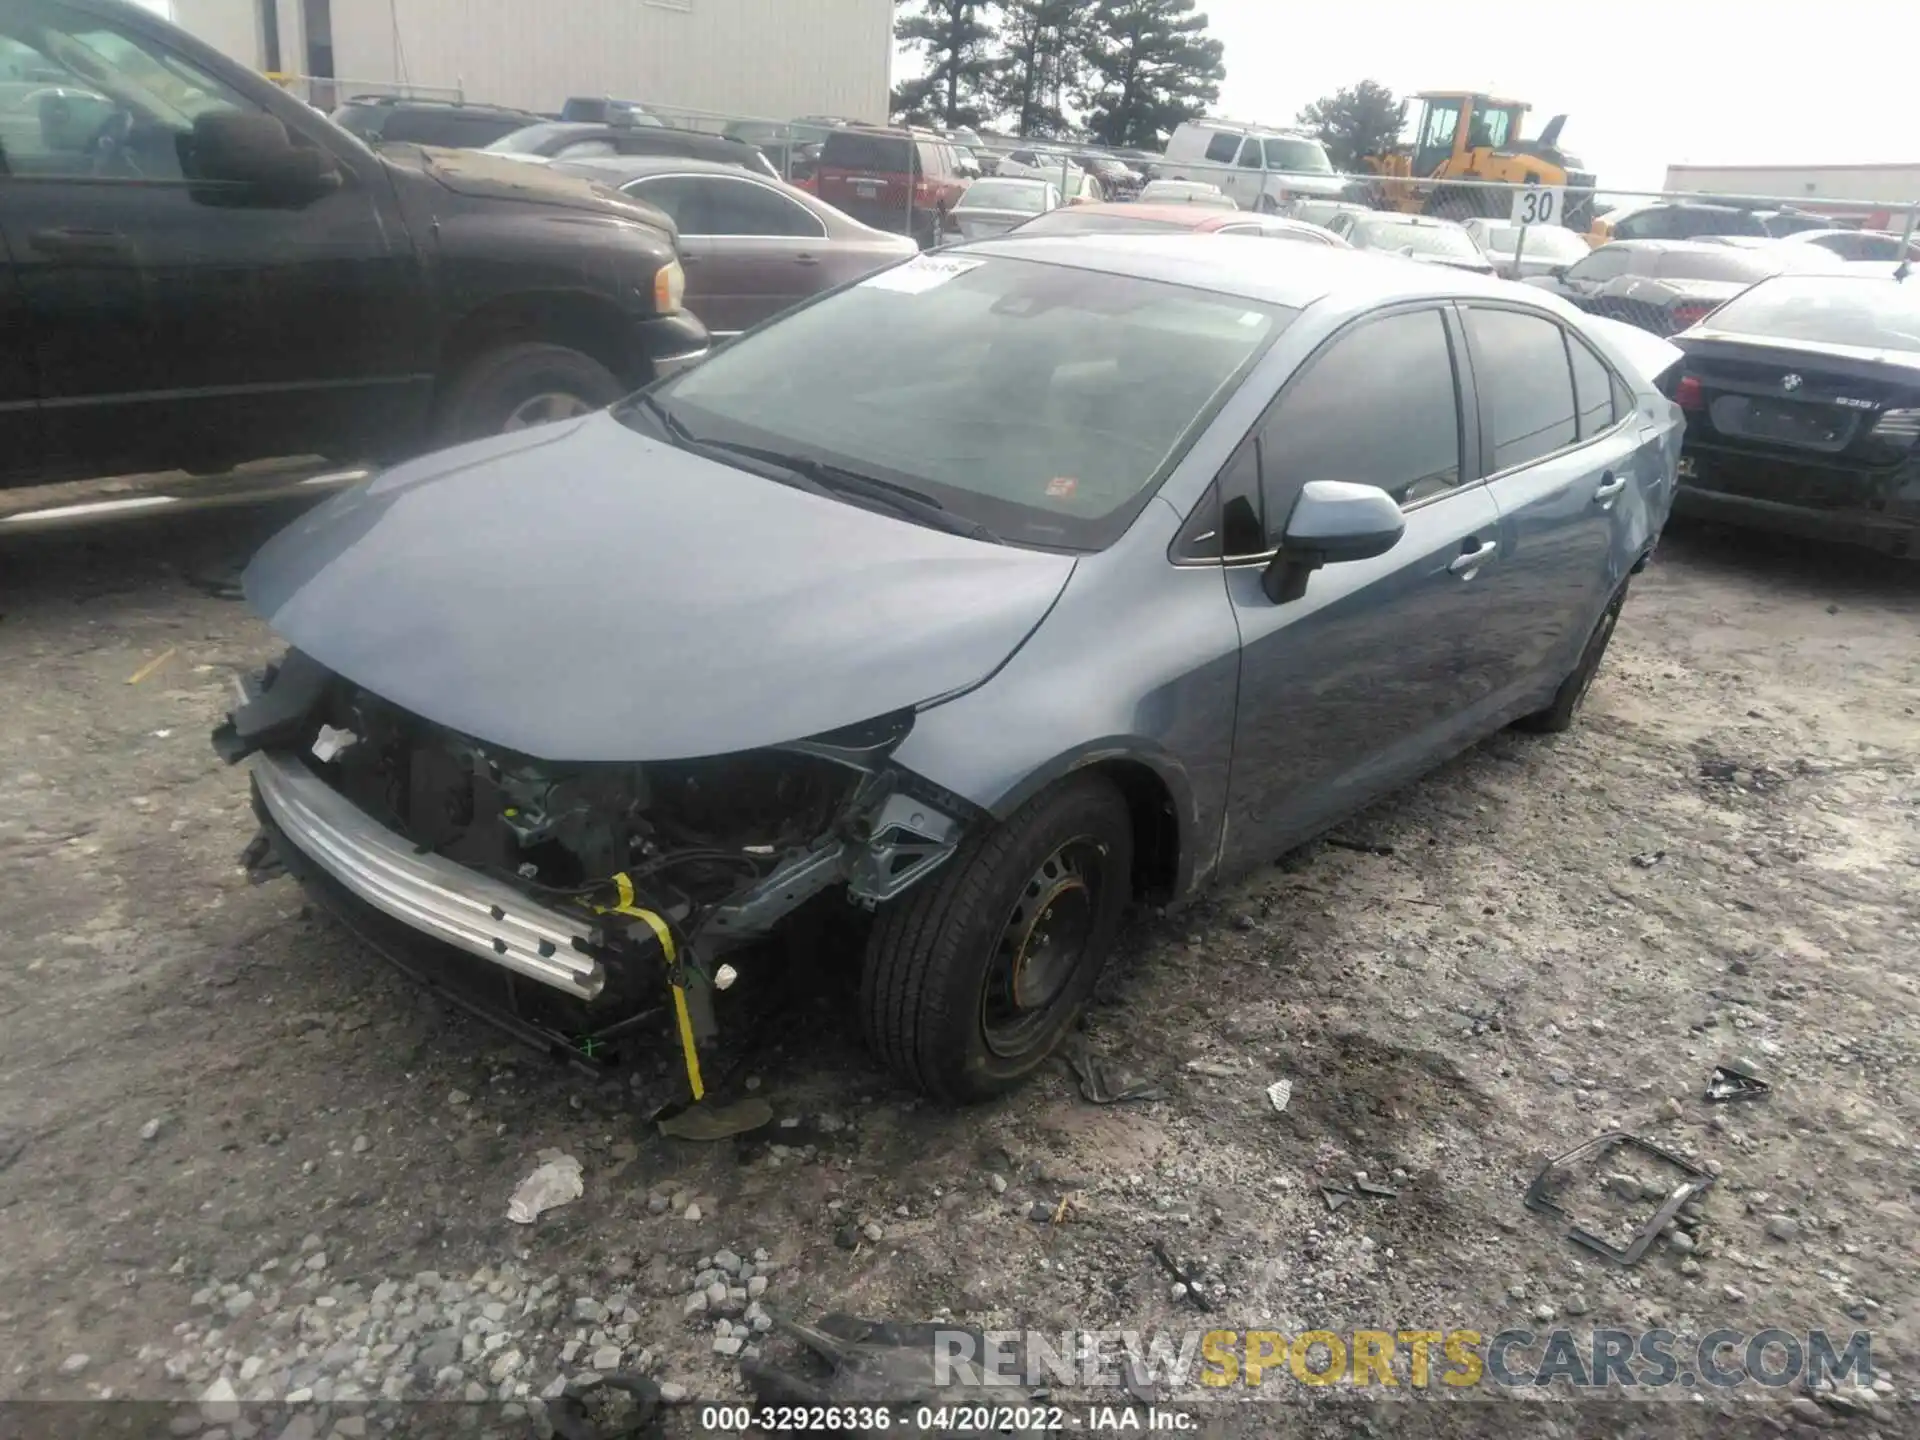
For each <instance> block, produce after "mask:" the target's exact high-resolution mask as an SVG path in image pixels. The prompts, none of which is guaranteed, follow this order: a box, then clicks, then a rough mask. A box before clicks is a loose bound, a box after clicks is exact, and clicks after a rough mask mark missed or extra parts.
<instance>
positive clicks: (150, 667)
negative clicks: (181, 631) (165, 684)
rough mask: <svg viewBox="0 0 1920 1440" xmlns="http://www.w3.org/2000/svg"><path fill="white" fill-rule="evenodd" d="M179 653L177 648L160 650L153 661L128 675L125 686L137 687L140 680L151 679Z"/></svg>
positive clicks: (172, 646) (170, 646) (171, 646)
mask: <svg viewBox="0 0 1920 1440" xmlns="http://www.w3.org/2000/svg"><path fill="white" fill-rule="evenodd" d="M179 653H180V647H179V646H177V645H169V646H168V647H167V648H166V649H164V650H162V651H161V652H160V653H159V654H158V655H156V656H154V657H153V659H151V660H149V661H148V662H147V663H146V664H144V665H142V666H141V667H140V668H139V669H138V670H136V671H134V672H133V674H131V675H129V676H128V677H127V684H129V685H138V684H139V683H140V682H141V681H142V680H147V679H150V678H152V676H153V674H154V673H155V672H156V671H157V670H159V668H160V667H161V666H162V665H164V664H166V663H167V662H168V661H169V660H171V659H173V657H174V656H176V655H178V654H179Z"/></svg>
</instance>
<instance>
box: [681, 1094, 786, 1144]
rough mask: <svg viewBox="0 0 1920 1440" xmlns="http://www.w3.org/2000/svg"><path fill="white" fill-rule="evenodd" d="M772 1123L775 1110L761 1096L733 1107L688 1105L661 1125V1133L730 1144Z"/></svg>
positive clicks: (745, 1099)
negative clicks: (736, 1136) (730, 1140)
mask: <svg viewBox="0 0 1920 1440" xmlns="http://www.w3.org/2000/svg"><path fill="white" fill-rule="evenodd" d="M772 1123H773V1106H772V1105H770V1104H768V1103H767V1101H765V1100H764V1099H762V1098H761V1097H760V1096H758V1095H749V1096H747V1097H745V1098H744V1099H741V1100H735V1101H734V1102H733V1103H732V1104H730V1105H708V1104H706V1103H705V1102H702V1103H701V1104H698V1105H689V1106H688V1107H687V1108H686V1109H685V1110H682V1111H680V1112H679V1113H678V1114H677V1115H669V1116H667V1117H666V1118H665V1119H664V1120H662V1121H661V1122H660V1133H661V1134H662V1135H666V1136H668V1137H670V1138H672V1139H675V1140H728V1139H731V1138H732V1137H733V1136H735V1135H745V1134H747V1133H748V1132H749V1131H752V1130H758V1129H760V1128H761V1126H763V1125H770V1124H772Z"/></svg>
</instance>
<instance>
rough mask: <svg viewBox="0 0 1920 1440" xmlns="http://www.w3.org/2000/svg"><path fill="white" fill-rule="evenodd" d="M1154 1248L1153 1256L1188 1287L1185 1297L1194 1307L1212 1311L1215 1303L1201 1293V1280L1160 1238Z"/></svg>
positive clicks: (1154, 1243) (1163, 1268)
mask: <svg viewBox="0 0 1920 1440" xmlns="http://www.w3.org/2000/svg"><path fill="white" fill-rule="evenodd" d="M1152 1248H1153V1258H1154V1259H1156V1260H1158V1261H1159V1262H1160V1268H1161V1269H1162V1270H1164V1271H1166V1272H1167V1274H1169V1275H1171V1276H1172V1277H1173V1278H1174V1279H1175V1280H1177V1281H1179V1282H1180V1284H1182V1285H1184V1286H1186V1287H1187V1290H1186V1295H1185V1297H1184V1298H1185V1299H1187V1300H1189V1301H1191V1302H1192V1303H1193V1308H1194V1309H1196V1310H1201V1311H1206V1312H1209V1313H1211V1311H1212V1310H1213V1303H1212V1302H1211V1301H1209V1300H1208V1299H1207V1297H1206V1296H1204V1295H1202V1294H1201V1293H1200V1282H1199V1281H1197V1280H1196V1279H1194V1277H1193V1276H1192V1275H1190V1274H1189V1273H1188V1272H1187V1271H1186V1270H1184V1269H1182V1268H1181V1266H1180V1263H1179V1262H1178V1261H1177V1260H1175V1259H1174V1258H1173V1256H1171V1255H1169V1254H1168V1253H1167V1247H1166V1246H1165V1245H1162V1244H1161V1243H1160V1242H1159V1241H1158V1240H1155V1241H1154V1242H1153V1243H1152Z"/></svg>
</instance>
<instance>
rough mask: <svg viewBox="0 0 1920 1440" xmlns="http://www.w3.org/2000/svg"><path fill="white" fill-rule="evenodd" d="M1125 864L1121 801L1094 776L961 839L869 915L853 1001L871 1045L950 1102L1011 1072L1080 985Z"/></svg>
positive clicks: (1097, 959) (1048, 1048)
mask: <svg viewBox="0 0 1920 1440" xmlns="http://www.w3.org/2000/svg"><path fill="white" fill-rule="evenodd" d="M1132 868H1133V832H1132V825H1131V821H1130V820H1129V818H1128V814H1127V806H1126V802H1125V800H1123V799H1122V798H1121V796H1120V792H1119V791H1118V790H1116V789H1115V788H1114V787H1113V785H1112V784H1111V783H1110V782H1109V781H1107V780H1106V779H1105V778H1104V777H1102V776H1099V775H1082V776H1079V777H1076V778H1074V779H1071V780H1068V781H1065V782H1064V783H1062V784H1060V785H1057V786H1055V787H1054V788H1052V789H1051V790H1048V791H1046V792H1045V793H1043V794H1042V795H1040V796H1038V797H1036V798H1035V799H1033V800H1032V801H1029V802H1028V803H1027V804H1026V805H1025V806H1024V807H1022V808H1021V809H1020V810H1019V811H1018V812H1017V813H1016V814H1015V815H1014V816H1013V817H1012V818H1011V819H1009V820H1008V821H1007V822H1006V823H1005V824H1003V825H997V826H994V827H993V828H992V829H989V830H985V831H983V832H981V833H980V834H978V835H976V836H974V837H973V838H972V839H970V840H969V841H967V842H966V844H964V845H963V846H962V847H961V849H960V851H959V853H958V854H956V855H955V856H954V857H953V858H952V859H951V860H949V861H948V862H947V864H946V865H945V866H943V867H942V868H941V869H940V870H939V871H937V872H936V873H935V874H934V875H933V876H932V877H931V878H930V879H929V880H928V881H927V882H926V883H924V884H922V885H920V886H917V887H916V888H914V889H913V890H911V891H909V892H908V893H907V894H906V895H905V896H904V897H902V899H901V900H899V901H898V902H896V903H895V904H893V905H891V906H889V907H888V908H887V909H886V910H884V911H882V912H881V915H880V919H879V921H878V923H877V924H876V925H875V926H874V929H873V933H872V935H871V937H870V938H869V940H868V944H867V956H866V967H865V971H864V974H863V975H862V979H861V986H860V1003H861V1010H862V1015H863V1020H864V1024H865V1029H866V1035H867V1043H868V1044H869V1045H870V1046H871V1047H872V1049H873V1051H874V1053H875V1055H876V1056H878V1057H879V1059H880V1060H881V1061H882V1062H883V1063H884V1064H886V1065H887V1067H888V1068H889V1069H891V1070H892V1071H893V1072H894V1073H895V1074H897V1075H898V1076H899V1077H900V1078H901V1079H902V1080H905V1081H906V1082H907V1083H909V1084H911V1085H914V1086H916V1087H917V1088H919V1089H921V1090H924V1091H925V1092H927V1093H928V1094H930V1095H932V1096H934V1097H935V1098H937V1099H940V1100H945V1101H950V1102H961V1101H968V1100H979V1099H984V1098H986V1097H988V1096H991V1095H997V1094H1000V1093H1003V1092H1004V1091H1006V1090H1009V1089H1011V1088H1013V1087H1014V1086H1015V1085H1018V1084H1019V1083H1020V1082H1021V1081H1023V1080H1025V1079H1026V1078H1027V1077H1028V1076H1029V1075H1031V1074H1032V1073H1033V1072H1034V1071H1035V1070H1036V1069H1038V1068H1039V1067H1040V1065H1041V1064H1042V1063H1043V1062H1044V1061H1045V1060H1046V1058H1047V1056H1048V1055H1049V1054H1051V1053H1052V1052H1053V1050H1054V1048H1055V1047H1056V1046H1057V1045H1058V1044H1059V1043H1060V1041H1061V1040H1062V1039H1063V1038H1064V1037H1065V1036H1066V1034H1067V1032H1068V1030H1069V1029H1070V1028H1071V1027H1072V1025H1073V1023H1074V1021H1075V1020H1076V1019H1077V1018H1078V1016H1079V1014H1080V1011H1081V1009H1082V1007H1083V1006H1084V1005H1085V1004H1086V1001H1087V997H1088V996H1089V995H1090V994H1092V992H1093V986H1094V982H1095V981H1096V980H1098V979H1099V977H1100V971H1101V969H1102V968H1103V967H1104V966H1105V965H1106V962H1107V957H1108V955H1109V954H1110V953H1111V951H1112V949H1113V943H1114V938H1115V936H1116V935H1117V934H1118V933H1119V928H1120V919H1121V914H1122V912H1123V910H1124V909H1125V907H1126V904H1127V900H1128V895H1129V888H1130V876H1131V874H1132Z"/></svg>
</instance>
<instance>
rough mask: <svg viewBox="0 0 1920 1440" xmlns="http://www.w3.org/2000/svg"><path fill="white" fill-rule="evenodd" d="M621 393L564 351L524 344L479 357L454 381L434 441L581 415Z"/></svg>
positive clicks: (609, 377) (595, 366) (600, 368)
mask: <svg viewBox="0 0 1920 1440" xmlns="http://www.w3.org/2000/svg"><path fill="white" fill-rule="evenodd" d="M622 393H623V387H622V386H621V384H620V382H619V380H617V379H615V378H614V375H613V372H612V371H610V370H608V369H607V368H606V366H604V365H602V364H601V363H600V362H599V361H597V360H595V359H593V358H592V357H591V356H588V355H583V354H582V353H581V352H580V351H578V350H572V349H569V348H568V347H566V346H564V345H547V344H542V343H537V342H534V343H523V344H509V345H502V346H498V347H496V348H494V349H492V350H485V351H482V352H481V353H480V354H479V355H478V356H476V357H475V358H474V359H472V360H471V361H469V362H468V363H467V365H466V367H465V368H464V369H463V370H461V371H460V373H459V375H458V376H457V377H456V378H455V379H454V382H453V385H452V387H451V389H450V390H449V391H448V393H447V397H446V399H445V401H444V402H443V404H442V405H441V408H440V417H439V421H438V423H437V425H436V426H435V438H436V439H437V440H438V441H439V442H440V443H441V444H443V445H455V444H458V443H459V442H461V441H463V440H478V439H481V438H483V437H485V436H488V435H500V434H505V433H506V432H508V431H513V430H525V429H528V428H530V427H532V426H535V425H545V424H550V423H551V422H553V421H555V420H568V419H572V418H574V417H575V416H579V415H585V414H587V413H589V412H590V411H594V410H598V409H600V408H601V407H602V406H605V405H611V404H612V403H613V402H614V401H615V400H618V399H619V398H620V396H621V394H622Z"/></svg>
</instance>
